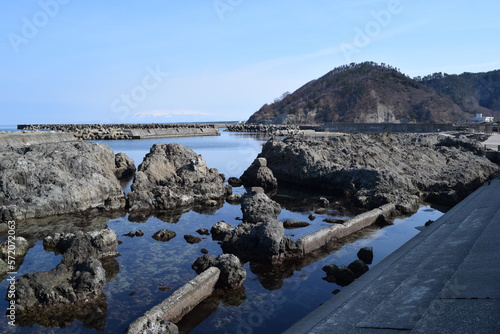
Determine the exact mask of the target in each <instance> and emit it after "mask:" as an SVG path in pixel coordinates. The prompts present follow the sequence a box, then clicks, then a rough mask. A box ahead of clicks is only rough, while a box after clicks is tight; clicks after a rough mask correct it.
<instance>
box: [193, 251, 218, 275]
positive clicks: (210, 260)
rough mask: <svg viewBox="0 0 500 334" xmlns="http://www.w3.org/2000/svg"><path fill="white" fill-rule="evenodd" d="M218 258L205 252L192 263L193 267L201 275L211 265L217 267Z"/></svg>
mask: <svg viewBox="0 0 500 334" xmlns="http://www.w3.org/2000/svg"><path fill="white" fill-rule="evenodd" d="M216 264H217V260H216V259H215V257H213V256H212V255H208V254H205V255H203V256H200V257H199V258H197V259H196V261H194V263H193V264H192V265H191V268H193V270H194V271H195V272H196V273H197V274H198V275H199V274H201V273H202V272H204V271H205V270H207V269H208V268H210V267H215V265H216Z"/></svg>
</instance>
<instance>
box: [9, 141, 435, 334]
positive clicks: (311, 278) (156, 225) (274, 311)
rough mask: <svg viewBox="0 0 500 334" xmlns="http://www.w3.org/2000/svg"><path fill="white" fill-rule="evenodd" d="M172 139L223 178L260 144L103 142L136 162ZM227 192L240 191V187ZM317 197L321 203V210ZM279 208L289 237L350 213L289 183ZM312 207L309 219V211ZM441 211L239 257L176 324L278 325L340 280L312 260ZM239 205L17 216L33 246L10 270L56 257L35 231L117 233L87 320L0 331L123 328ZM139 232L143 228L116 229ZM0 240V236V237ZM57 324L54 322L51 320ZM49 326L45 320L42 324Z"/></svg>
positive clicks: (173, 283) (278, 328) (385, 249)
mask: <svg viewBox="0 0 500 334" xmlns="http://www.w3.org/2000/svg"><path fill="white" fill-rule="evenodd" d="M160 141H161V142H174V141H175V142H180V143H182V144H184V145H187V146H189V147H191V148H192V149H193V150H195V151H196V152H197V153H199V154H202V155H203V156H204V158H205V159H206V160H207V165H208V166H209V167H215V168H218V169H219V171H220V172H222V173H224V174H225V175H226V177H229V176H240V175H241V173H242V172H243V171H244V170H245V169H246V168H247V167H248V166H249V165H250V163H251V162H252V161H253V159H255V157H256V156H257V154H258V153H259V152H260V150H261V145H262V143H263V141H262V138H260V137H259V136H257V135H255V134H232V133H226V132H222V135H221V136H219V137H193V138H168V139H154V140H129V141H109V142H106V144H109V145H110V146H111V147H112V148H113V149H114V150H115V152H125V153H126V154H127V155H129V156H131V157H132V158H133V159H134V160H135V162H136V164H139V163H140V162H141V161H142V158H143V157H144V155H145V154H147V153H148V151H149V148H150V146H151V145H153V144H154V143H156V142H160ZM234 192H236V193H242V192H244V189H243V188H235V189H234ZM319 197H325V198H327V199H328V201H329V202H330V205H328V207H327V208H322V206H324V204H321V202H320V201H319ZM274 199H275V200H277V201H278V202H279V203H280V204H281V205H282V207H284V209H283V211H282V213H281V214H280V216H279V219H280V220H286V219H290V220H299V221H307V222H309V223H310V225H309V226H308V227H304V228H298V229H289V230H285V231H286V232H285V233H286V235H287V236H290V237H291V238H293V239H294V240H296V239H297V238H299V237H301V236H304V235H306V234H310V233H312V232H313V231H316V230H318V229H320V228H323V227H326V226H329V225H330V223H328V222H325V221H323V219H325V218H348V217H351V216H353V215H355V214H357V213H358V212H357V211H356V209H354V208H351V207H349V206H348V205H347V203H343V202H342V198H341V197H339V196H337V195H336V194H331V193H316V192H314V191H304V190H301V191H296V190H294V189H293V188H290V187H286V186H285V187H280V189H279V190H278V192H277V194H276V195H275V197H274ZM314 212H316V213H315V216H316V218H315V219H314V220H311V219H310V214H311V213H314ZM440 215H441V212H439V211H437V210H435V209H433V208H431V207H423V208H421V209H420V210H419V211H418V212H417V213H416V214H415V215H413V216H411V217H409V218H406V219H396V220H395V222H394V225H391V226H387V227H385V228H383V229H380V228H378V227H375V226H374V227H370V228H367V229H365V230H363V231H360V232H358V233H356V235H353V236H351V237H350V238H349V239H347V240H344V241H343V243H342V244H336V245H332V248H331V249H328V250H323V251H321V252H318V253H316V254H314V256H309V257H306V258H304V259H301V260H293V261H288V262H286V263H284V264H282V265H276V266H264V265H261V264H257V263H246V264H245V265H244V267H245V269H246V270H247V280H246V282H245V284H244V286H243V287H242V288H240V289H238V290H230V291H222V290H216V291H215V292H214V293H213V295H212V296H211V297H209V298H208V299H206V300H205V301H203V302H202V303H201V304H200V305H199V306H198V307H196V308H195V309H194V310H193V311H192V312H190V313H189V314H188V315H187V316H185V317H184V318H183V319H182V321H181V322H180V323H179V328H180V330H181V332H183V333H187V332H190V333H235V332H238V331H239V332H243V333H280V332H282V331H283V330H285V329H286V328H288V327H289V326H291V325H292V324H293V323H294V322H296V321H297V320H299V319H300V318H301V317H303V316H305V315H306V314H307V313H309V312H310V311H312V310H313V309H315V308H316V307H318V306H319V305H320V304H322V303H323V302H325V301H326V300H327V299H329V298H330V297H331V296H333V294H332V291H334V290H336V289H342V288H341V287H339V286H337V285H335V284H332V283H328V282H326V281H324V280H323V279H322V277H324V272H323V271H322V270H321V268H322V267H323V266H324V265H328V264H333V263H335V264H337V265H347V264H348V263H350V262H352V261H353V260H354V259H355V258H356V253H357V251H358V250H359V248H361V247H365V246H372V247H373V248H374V253H375V258H374V263H373V264H372V265H371V266H370V267H373V265H375V264H376V263H378V262H380V261H381V260H382V259H383V258H384V257H386V256H387V255H388V254H390V253H392V252H393V251H394V250H395V249H397V248H398V247H399V246H401V245H402V244H403V243H404V242H406V241H407V240H408V239H409V238H411V237H412V236H414V235H416V234H417V233H418V230H417V229H415V227H417V226H422V225H424V223H425V222H426V221H427V220H435V219H437V218H438V217H439V216H440ZM239 217H241V210H240V206H239V205H231V204H229V203H224V204H223V205H222V206H221V207H219V208H211V209H210V211H206V209H200V208H187V209H179V210H171V211H163V212H151V213H137V214H132V215H129V214H125V213H115V214H109V215H108V214H103V213H99V214H96V215H92V216H83V215H77V216H68V217H57V218H46V219H43V220H37V221H30V222H26V223H25V224H19V226H18V231H17V232H18V235H22V236H24V237H25V238H27V239H29V240H30V241H31V242H33V243H34V244H35V246H34V247H33V248H31V249H30V251H29V252H28V254H27V255H26V257H25V258H24V260H23V262H22V265H21V266H20V268H19V271H18V277H20V276H21V275H23V274H25V273H34V272H38V271H48V270H51V269H53V268H54V267H55V266H56V265H57V264H58V263H59V262H60V260H61V257H60V255H54V254H53V253H49V252H46V251H44V249H43V246H42V242H41V240H43V238H44V237H45V236H47V235H51V234H53V233H55V232H76V231H78V230H83V231H91V230H96V229H102V228H106V227H108V228H111V229H113V230H114V231H115V233H116V234H117V235H118V236H119V240H120V244H119V245H118V252H119V253H120V256H118V257H116V258H115V259H113V260H109V261H106V262H105V263H104V267H105V269H106V279H107V283H106V285H105V287H104V296H103V299H102V300H100V303H101V304H100V305H101V306H100V307H99V310H100V311H99V312H98V315H99V316H97V315H95V314H94V317H93V318H92V319H93V320H92V321H90V320H88V319H86V318H85V317H84V316H83V315H85V312H82V313H81V314H80V317H78V316H73V318H72V319H76V320H75V321H73V322H70V323H65V324H64V326H66V328H64V329H61V328H59V327H58V325H57V324H56V323H48V322H47V323H45V324H46V325H48V326H49V328H45V327H42V326H40V323H39V324H33V321H34V320H35V317H34V316H33V315H31V316H30V315H27V317H25V318H24V319H22V318H19V320H20V321H21V320H22V321H23V322H22V323H21V322H19V324H21V326H28V327H21V326H19V325H18V326H16V327H15V328H10V327H9V326H8V325H7V318H5V319H4V320H5V321H1V322H0V331H1V332H16V333H33V332H40V333H49V332H50V333H52V332H71V333H87V332H96V330H98V331H100V332H104V333H122V332H123V331H124V330H125V329H126V328H127V326H128V325H129V324H130V323H131V322H132V321H133V320H135V319H136V318H137V317H139V316H141V315H142V314H144V312H145V311H147V310H148V309H149V308H151V307H152V306H154V305H156V304H158V303H160V302H161V301H162V300H164V299H165V298H166V297H168V296H169V295H171V294H172V293H173V291H175V290H176V289H177V288H179V287H180V286H182V285H184V284H185V283H186V282H187V281H189V280H191V279H192V278H194V277H195V276H196V273H195V272H194V271H193V270H192V269H191V264H192V263H193V262H194V261H195V260H196V258H197V257H199V256H201V255H202V252H201V250H202V249H205V250H207V251H208V253H209V254H211V255H213V256H217V255H219V254H221V253H222V252H221V249H220V245H219V244H218V243H217V242H215V241H212V239H211V237H210V236H204V235H198V233H197V232H196V230H198V229H200V228H206V229H209V230H210V228H211V227H212V226H213V225H214V224H215V223H216V222H218V221H221V220H224V221H226V222H227V223H229V224H231V225H233V226H235V225H237V224H238V223H240V220H238V218H239ZM161 229H169V230H171V231H174V232H175V233H176V234H177V236H176V237H175V238H173V239H172V240H170V241H167V242H160V241H156V240H154V239H153V238H152V235H153V234H154V233H155V232H156V231H158V230H161ZM137 230H141V231H143V232H144V235H143V236H134V237H130V236H125V234H129V233H130V232H135V231H137ZM186 234H192V235H198V236H199V237H201V242H200V243H197V244H188V243H187V242H186V241H185V240H184V238H183V236H184V235H186ZM3 237H4V238H5V236H3ZM6 288H7V282H6V281H5V280H4V281H2V282H1V284H0V289H1V291H6ZM0 308H1V309H4V310H5V309H6V308H7V302H6V301H5V300H3V299H2V300H0ZM60 325H61V324H60ZM50 326H53V327H50Z"/></svg>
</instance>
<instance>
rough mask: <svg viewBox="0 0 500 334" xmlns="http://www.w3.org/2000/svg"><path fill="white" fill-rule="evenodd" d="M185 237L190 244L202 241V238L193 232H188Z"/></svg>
mask: <svg viewBox="0 0 500 334" xmlns="http://www.w3.org/2000/svg"><path fill="white" fill-rule="evenodd" d="M184 239H185V240H186V241H187V242H188V243H189V244H197V243H199V242H201V238H200V237H197V236H195V235H192V234H186V235H185V236H184Z"/></svg>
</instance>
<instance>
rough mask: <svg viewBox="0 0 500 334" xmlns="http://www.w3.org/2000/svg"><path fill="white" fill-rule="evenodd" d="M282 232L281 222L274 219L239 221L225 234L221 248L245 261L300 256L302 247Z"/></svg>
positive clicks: (269, 260) (264, 260)
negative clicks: (257, 221) (258, 221)
mask: <svg viewBox="0 0 500 334" xmlns="http://www.w3.org/2000/svg"><path fill="white" fill-rule="evenodd" d="M284 232H285V230H284V227H283V223H282V222H280V221H278V220H275V219H274V220H269V221H266V222H261V223H257V224H252V223H241V224H239V225H238V226H236V227H235V228H234V229H232V230H231V231H230V232H229V233H228V234H227V235H226V236H225V238H224V241H223V242H222V244H221V248H222V250H223V251H224V252H225V253H231V254H235V255H237V256H238V257H240V258H242V259H244V260H245V261H246V260H248V261H255V262H262V263H273V262H279V261H281V260H283V259H285V258H289V257H295V256H301V255H302V249H301V248H300V247H299V246H297V244H296V243H295V242H294V241H293V240H292V239H290V238H289V237H287V236H285V234H284Z"/></svg>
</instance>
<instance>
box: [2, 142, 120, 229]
mask: <svg viewBox="0 0 500 334" xmlns="http://www.w3.org/2000/svg"><path fill="white" fill-rule="evenodd" d="M114 171H115V155H114V153H113V150H112V149H111V148H109V147H108V146H106V145H103V144H94V143H87V142H59V143H55V142H51V143H44V144H33V145H30V146H20V147H0V221H8V220H16V221H20V220H25V219H28V218H40V217H48V216H53V215H60V214H66V213H77V212H82V211H85V210H89V209H103V210H118V209H122V208H124V206H125V195H124V193H123V190H122V187H121V185H120V182H119V181H118V179H117V178H116V176H115V175H114Z"/></svg>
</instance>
